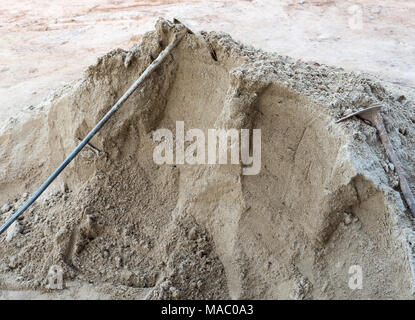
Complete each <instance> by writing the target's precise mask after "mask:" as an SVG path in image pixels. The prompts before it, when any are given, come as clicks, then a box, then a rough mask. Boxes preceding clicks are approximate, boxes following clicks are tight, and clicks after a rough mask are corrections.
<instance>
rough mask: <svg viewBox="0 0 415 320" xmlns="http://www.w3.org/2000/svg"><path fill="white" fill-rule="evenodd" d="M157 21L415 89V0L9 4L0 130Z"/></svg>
mask: <svg viewBox="0 0 415 320" xmlns="http://www.w3.org/2000/svg"><path fill="white" fill-rule="evenodd" d="M159 16H163V17H166V18H172V17H177V18H181V20H183V21H185V22H186V23H188V25H189V26H191V27H192V28H193V29H194V30H196V31H199V30H202V29H203V30H207V31H224V32H227V33H229V34H231V35H232V36H233V37H234V38H235V39H237V40H240V41H243V42H245V43H249V44H251V45H253V46H255V47H256V48H261V49H264V50H266V51H272V52H278V53H279V54H283V55H289V56H292V57H294V58H298V59H301V60H303V61H310V60H311V61H317V62H319V63H325V64H329V65H335V66H339V67H344V68H346V69H347V70H353V71H363V72H370V73H372V74H374V75H378V76H380V77H382V78H383V79H384V80H388V81H391V82H394V83H399V84H401V85H404V86H409V87H415V69H414V68H415V67H414V65H415V64H414V56H415V21H414V19H413V17H414V16H415V3H414V2H413V1H410V0H397V1H386V0H358V1H347V2H346V1H341V0H307V1H298V0H278V1H275V0H257V1H247V0H241V1H235V0H229V1H223V0H210V1H196V0H190V1H186V0H182V1H175V0H157V1H148V0H144V1H143V0H125V1H120V0H115V1H108V0H101V1H99V0H82V1H81V0H74V1H70V2H68V1H64V0H56V1H52V2H51V1H46V0H30V1H29V0H23V1H14V0H2V1H1V2H0V76H1V80H0V123H2V122H3V121H4V120H7V119H10V118H18V117H19V113H20V112H23V113H25V114H27V113H30V109H31V108H32V107H31V106H34V105H36V104H38V103H39V102H40V101H42V99H43V98H45V97H46V96H47V95H48V94H49V93H50V92H51V90H52V89H54V88H57V87H59V86H62V85H64V84H65V83H67V82H68V81H72V80H75V79H78V78H79V77H80V75H81V73H82V71H83V70H84V69H85V68H86V67H87V66H89V65H90V64H92V63H94V62H95V60H96V59H97V57H99V56H100V55H102V54H104V53H106V52H108V51H109V50H111V49H113V48H115V47H120V48H124V49H128V48H129V47H131V46H132V45H133V44H134V43H136V42H137V41H138V40H139V39H140V38H141V37H142V35H143V34H144V33H145V32H146V31H149V30H151V29H152V27H153V26H154V23H155V21H156V19H157V17H159ZM359 21H360V22H361V24H359ZM10 120H11V121H13V119H10Z"/></svg>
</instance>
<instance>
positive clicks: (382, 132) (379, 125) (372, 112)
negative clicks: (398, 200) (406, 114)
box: [336, 105, 415, 217]
mask: <svg viewBox="0 0 415 320" xmlns="http://www.w3.org/2000/svg"><path fill="white" fill-rule="evenodd" d="M380 109H381V106H380V105H373V106H371V107H369V108H366V109H363V110H360V111H357V112H354V113H352V114H349V115H348V116H346V117H343V118H341V119H339V120H337V121H336V123H338V122H341V121H344V120H347V119H349V118H351V117H353V116H357V117H359V118H361V119H363V120H366V121H369V122H370V124H371V125H372V126H374V127H375V128H376V130H377V132H378V135H379V137H380V140H381V141H382V144H383V146H384V147H385V150H386V154H387V156H388V158H389V160H390V161H391V162H392V163H393V165H394V166H395V169H396V173H397V174H398V177H399V185H400V187H401V191H402V194H403V196H404V198H405V200H406V203H407V204H408V207H409V209H410V210H411V212H412V215H413V216H414V217H415V198H414V195H413V194H412V191H411V189H410V187H409V184H408V180H407V178H406V173H405V170H404V169H403V167H402V163H401V161H400V160H399V158H398V156H397V155H396V153H395V151H394V150H393V147H392V144H391V142H390V140H389V138H388V134H387V132H386V128H385V124H384V122H383V118H382V116H381V115H380V114H379V112H378V111H379V110H380Z"/></svg>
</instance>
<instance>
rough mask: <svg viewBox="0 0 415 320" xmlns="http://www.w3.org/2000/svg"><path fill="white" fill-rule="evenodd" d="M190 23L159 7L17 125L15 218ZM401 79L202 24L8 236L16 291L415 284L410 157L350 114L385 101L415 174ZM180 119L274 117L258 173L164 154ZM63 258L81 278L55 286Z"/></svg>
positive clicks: (0, 266)
mask: <svg viewBox="0 0 415 320" xmlns="http://www.w3.org/2000/svg"><path fill="white" fill-rule="evenodd" d="M173 29H174V27H173V26H172V25H170V24H169V23H168V22H167V21H164V20H159V22H158V23H157V26H156V31H154V32H150V33H148V34H146V36H145V37H144V38H143V40H142V41H141V42H140V43H139V44H137V45H136V46H135V47H133V48H132V49H131V50H130V51H124V50H121V49H118V50H114V51H112V52H110V53H108V54H107V55H105V56H103V57H102V58H100V59H99V60H98V62H97V64H96V65H94V66H91V67H90V68H89V69H88V70H87V71H86V74H85V76H84V78H83V79H81V80H79V81H77V82H75V83H73V84H71V85H68V86H67V87H65V88H63V89H61V90H59V91H56V93H55V94H54V95H53V96H52V97H51V98H50V99H49V100H48V101H46V102H45V103H43V104H42V105H40V106H38V107H37V108H36V109H35V110H34V111H33V117H32V118H30V119H28V120H24V121H20V122H15V123H9V124H7V125H6V126H5V127H3V128H2V131H1V134H0V191H1V192H0V203H4V204H5V205H4V206H3V208H2V214H1V215H0V222H1V223H3V222H4V221H5V220H6V218H7V217H9V216H10V214H11V213H12V212H13V210H14V209H16V208H17V207H19V205H21V204H22V201H23V199H24V198H27V197H28V194H25V193H26V192H33V191H34V190H35V189H36V188H37V187H38V186H39V184H40V183H41V182H42V181H43V179H44V178H45V177H47V176H48V174H50V172H51V171H53V169H55V168H56V167H57V165H58V164H59V163H60V162H61V161H62V160H63V159H64V157H65V156H66V155H68V154H69V152H70V151H72V149H73V148H74V147H75V146H76V144H77V143H79V139H82V138H83V137H85V135H86V134H87V133H88V131H89V130H90V129H91V128H92V127H93V126H94V125H95V124H96V123H97V122H98V120H99V119H100V118H101V117H102V116H103V115H104V114H105V112H107V111H108V110H109V108H110V107H111V106H112V105H113V104H114V103H115V102H116V100H117V99H118V98H119V97H120V96H121V95H122V94H123V93H124V92H125V91H126V89H127V88H128V87H129V86H130V85H131V84H132V83H133V82H134V81H135V80H136V78H137V77H138V76H139V75H140V74H141V73H142V72H143V71H144V70H145V68H146V67H147V66H148V65H149V64H150V63H151V61H152V59H154V58H155V57H157V55H158V54H159V52H160V51H161V50H162V49H163V48H164V47H165V46H166V45H167V42H168V41H169V40H168V39H169V38H171V37H170V36H171V34H172V32H173ZM207 44H208V45H207ZM208 47H211V48H212V49H213V50H214V52H215V53H216V56H217V60H218V61H215V60H214V59H213V58H212V56H211V54H210V52H209V50H208V49H207V48H208ZM396 92H397V91H396V90H394V89H386V88H385V86H384V85H383V84H382V83H381V82H379V81H377V80H374V79H371V78H370V77H368V76H366V75H358V74H355V73H348V72H345V71H343V70H342V69H337V68H332V67H328V66H324V65H317V64H307V63H303V62H298V61H294V60H292V59H290V58H288V57H282V56H279V55H277V54H269V53H265V52H262V51H258V50H255V49H254V48H252V47H248V46H245V45H242V44H240V43H237V42H235V41H234V40H232V39H231V38H230V37H229V36H228V35H226V34H219V33H215V32H212V33H202V34H200V35H191V34H188V35H186V37H185V38H184V40H183V41H182V42H181V43H180V44H179V46H178V47H177V49H176V50H175V51H174V53H173V54H172V55H171V57H169V59H168V60H167V61H166V62H165V63H164V64H163V65H162V66H161V67H160V68H159V69H158V70H157V72H155V73H154V74H153V75H152V76H151V78H150V79H149V80H148V81H147V82H146V83H145V84H144V85H143V87H142V88H141V89H140V90H137V92H135V93H134V94H133V95H132V96H131V97H130V99H129V100H128V101H127V103H125V104H124V105H123V107H122V108H121V109H120V110H119V112H118V113H117V114H116V115H115V116H114V117H113V118H112V119H111V120H110V121H109V122H108V123H107V124H106V126H105V127H104V128H103V129H102V130H101V131H100V133H99V134H98V135H97V137H95V138H94V139H93V141H92V142H91V143H92V145H93V146H94V148H91V147H86V148H85V149H84V151H82V153H81V154H80V156H78V158H76V160H75V161H74V162H73V164H71V165H70V167H68V168H67V169H66V170H65V172H64V174H63V175H62V176H61V177H60V178H59V180H58V181H57V182H55V183H54V184H53V187H52V188H51V189H50V191H49V192H48V193H47V194H46V195H44V196H42V198H41V199H40V200H39V201H38V202H37V203H36V205H34V206H33V207H32V208H31V209H30V211H29V212H27V213H26V214H25V215H24V217H23V218H22V219H21V220H19V221H18V222H17V223H16V224H15V225H13V226H12V227H11V228H10V229H9V230H8V232H7V235H5V236H2V237H1V238H0V253H1V255H2V257H3V259H2V260H1V261H0V288H1V289H2V291H0V297H2V298H7V297H10V296H14V297H16V294H17V293H16V292H26V293H27V292H29V293H30V294H29V297H44V296H45V295H46V296H47V297H49V298H59V297H61V298H62V297H63V298H65V297H68V296H67V295H65V292H67V291H68V290H69V291H71V290H72V291H71V292H77V294H74V295H73V296H71V297H83V298H88V297H94V298H95V297H101V298H139V299H168V298H172V299H194V298H214V299H222V298H266V299H271V298H272V299H283V298H293V299H311V298H313V299H332V298H409V297H411V295H412V288H413V284H414V279H415V278H414V273H413V267H414V260H413V245H412V244H413V243H415V237H414V232H413V225H412V220H411V218H410V217H409V213H408V212H407V209H406V205H405V203H404V201H403V200H402V197H401V194H400V192H399V186H398V183H397V176H396V173H395V172H394V170H393V169H394V168H393V166H392V165H391V164H390V163H389V162H388V160H387V158H386V155H385V153H384V150H383V148H382V146H381V144H380V142H379V140H378V138H377V136H376V131H375V129H374V128H372V127H371V126H369V125H367V124H365V123H363V122H361V121H359V120H351V121H348V122H344V123H341V124H335V123H334V121H335V119H337V118H338V117H340V116H341V115H343V114H345V113H348V112H350V111H355V110H358V109H360V108H362V107H365V106H368V105H369V104H370V103H372V102H380V103H382V104H384V105H385V106H386V108H385V109H384V110H383V112H382V115H383V116H384V118H385V121H386V124H387V128H388V130H389V135H390V138H391V141H392V143H393V144H394V146H395V149H396V150H397V152H398V155H399V156H400V158H401V160H402V162H403V164H404V166H405V167H406V168H407V171H408V173H409V174H408V175H409V177H408V178H409V181H410V183H411V185H412V186H415V175H414V174H413V173H414V172H415V170H414V169H415V159H413V157H410V156H409V155H410V154H412V153H413V152H414V149H415V141H414V136H415V129H414V126H413V123H414V122H415V112H414V99H413V98H411V97H410V95H408V94H407V93H406V94H405V95H402V94H398V93H396ZM176 121H184V123H185V127H186V128H187V129H189V128H200V129H202V130H205V131H207V129H209V128H236V129H240V128H260V129H261V130H262V167H261V172H260V174H259V175H256V176H244V175H242V173H241V172H242V170H241V169H242V166H240V165H210V166H208V165H206V166H204V165H203V166H202V165H197V166H196V165H161V166H158V165H156V164H155V163H154V161H153V149H154V147H155V144H154V142H153V139H152V132H153V131H154V130H156V129H158V128H168V129H171V130H172V132H174V131H175V124H176ZM54 265H58V266H60V267H62V268H63V270H64V278H65V283H66V286H67V289H65V290H63V291H48V290H47V289H45V285H46V284H47V274H48V271H49V269H50V268H51V266H54ZM352 265H360V266H362V269H363V275H364V278H363V288H362V289H361V290H351V289H350V288H349V286H348V281H349V278H350V274H349V273H348V271H349V268H350V266H352ZM91 287H93V289H91ZM81 289H82V290H83V291H82V290H81ZM91 290H92V291H94V294H95V295H93V294H91ZM80 292H81V293H80ZM82 292H84V294H82ZM13 294H14V295H13Z"/></svg>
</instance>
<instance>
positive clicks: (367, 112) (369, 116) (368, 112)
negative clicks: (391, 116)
mask: <svg viewBox="0 0 415 320" xmlns="http://www.w3.org/2000/svg"><path fill="white" fill-rule="evenodd" d="M381 107H382V106H381V105H374V106H371V107H369V108H365V109H362V110H359V111H356V112H353V113H351V114H349V115H347V116H346V117H343V118H341V119H339V120H337V121H336V123H338V122H342V121H344V120H347V119H349V118H351V117H354V116H357V117H359V118H361V119H363V120H367V121H370V122H371V123H373V122H374V117H375V115H376V114H377V112H378V111H379V110H380V108H381Z"/></svg>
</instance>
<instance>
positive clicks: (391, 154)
mask: <svg viewBox="0 0 415 320" xmlns="http://www.w3.org/2000/svg"><path fill="white" fill-rule="evenodd" d="M373 122H374V123H373V125H374V126H375V127H376V129H377V131H378V134H379V137H380V140H381V141H382V144H383V146H384V147H385V150H386V154H387V156H388V158H389V160H390V161H391V162H392V163H393V165H394V166H395V169H396V172H397V174H398V177H399V185H400V187H401V191H402V193H403V196H404V198H405V201H406V203H407V204H408V207H409V209H410V210H411V213H412V215H413V216H414V217H415V198H414V195H413V194H412V191H411V188H410V187H409V184H408V180H407V178H406V173H405V170H404V169H403V167H402V163H401V161H400V160H399V158H398V156H397V155H396V153H395V150H393V147H392V144H391V142H390V141H389V138H388V134H387V132H386V128H385V124H384V122H383V118H382V116H381V115H380V114H379V113H377V112H376V114H375V115H374V117H373Z"/></svg>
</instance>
